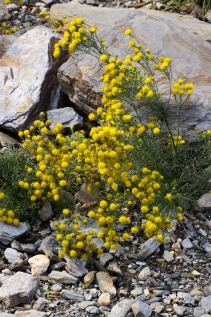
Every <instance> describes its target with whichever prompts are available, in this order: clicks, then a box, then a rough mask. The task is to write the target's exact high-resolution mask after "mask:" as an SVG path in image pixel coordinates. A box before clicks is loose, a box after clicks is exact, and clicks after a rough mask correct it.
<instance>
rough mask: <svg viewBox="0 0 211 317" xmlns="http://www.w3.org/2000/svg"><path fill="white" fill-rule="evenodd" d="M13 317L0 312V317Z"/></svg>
mask: <svg viewBox="0 0 211 317" xmlns="http://www.w3.org/2000/svg"><path fill="white" fill-rule="evenodd" d="M14 316H15V315H13V314H9V313H1V312H0V317H14Z"/></svg>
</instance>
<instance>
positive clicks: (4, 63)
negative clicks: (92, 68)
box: [0, 22, 67, 131]
mask: <svg viewBox="0 0 211 317" xmlns="http://www.w3.org/2000/svg"><path fill="white" fill-rule="evenodd" d="M27 23H29V24H30V22H27ZM24 24H26V23H24ZM58 39H59V36H58V34H56V33H55V32H53V31H52V30H50V29H49V28H47V27H44V26H36V27H34V28H33V29H31V30H29V31H28V32H27V33H25V34H23V35H22V36H20V37H19V38H18V39H17V40H16V41H15V42H14V43H13V44H12V46H11V47H10V48H9V49H8V50H7V52H6V53H5V54H4V55H3V56H2V58H1V60H0V83H1V85H0V87H1V89H0V102H1V104H4V105H5V107H4V108H2V111H1V113H0V127H2V128H5V129H7V130H12V131H19V130H21V129H24V128H26V127H28V125H30V124H31V123H32V122H33V121H34V120H35V118H36V116H38V114H39V113H40V112H41V111H44V112H46V111H47V110H50V109H54V108H56V107H58V105H59V100H60V88H59V84H58V81H57V70H58V68H59V67H60V65H61V64H62V62H64V61H65V60H66V58H67V57H66V56H65V55H63V57H61V58H59V59H55V58H53V57H52V52H53V49H54V44H55V42H56V41H57V40H58ZM32 48H33V49H32ZM26 56H27V58H26ZM8 60H9V61H10V62H9V64H8Z"/></svg>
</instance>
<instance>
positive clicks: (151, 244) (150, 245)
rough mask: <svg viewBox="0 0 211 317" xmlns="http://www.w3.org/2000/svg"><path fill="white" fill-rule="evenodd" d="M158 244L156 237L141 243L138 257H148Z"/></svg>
mask: <svg viewBox="0 0 211 317" xmlns="http://www.w3.org/2000/svg"><path fill="white" fill-rule="evenodd" d="M159 245H160V243H159V242H158V241H157V239H156V237H152V238H150V239H148V240H147V241H146V242H145V243H144V244H142V245H141V249H140V252H139V254H138V258H139V259H142V260H144V259H146V258H148V257H149V256H150V255H151V254H152V253H154V252H155V250H156V249H157V248H158V247H159Z"/></svg>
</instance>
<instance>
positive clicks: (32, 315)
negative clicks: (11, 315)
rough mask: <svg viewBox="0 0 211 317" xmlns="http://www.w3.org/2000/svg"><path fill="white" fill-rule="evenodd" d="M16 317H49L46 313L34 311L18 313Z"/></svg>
mask: <svg viewBox="0 0 211 317" xmlns="http://www.w3.org/2000/svg"><path fill="white" fill-rule="evenodd" d="M15 317H47V314H46V313H45V312H41V311H37V310H35V309H32V310H28V311H16V312H15Z"/></svg>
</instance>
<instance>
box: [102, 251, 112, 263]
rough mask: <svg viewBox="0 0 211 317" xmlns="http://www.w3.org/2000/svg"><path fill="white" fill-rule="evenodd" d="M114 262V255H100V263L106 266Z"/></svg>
mask: <svg viewBox="0 0 211 317" xmlns="http://www.w3.org/2000/svg"><path fill="white" fill-rule="evenodd" d="M111 260H113V255H112V254H110V253H103V254H101V255H100V263H101V264H102V265H103V266H105V265H106V263H107V262H109V261H111Z"/></svg>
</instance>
